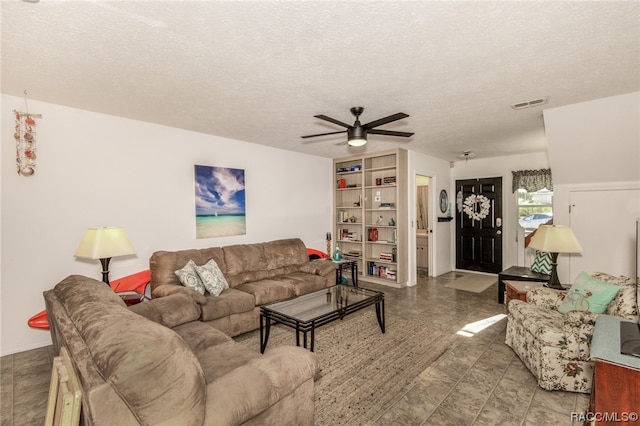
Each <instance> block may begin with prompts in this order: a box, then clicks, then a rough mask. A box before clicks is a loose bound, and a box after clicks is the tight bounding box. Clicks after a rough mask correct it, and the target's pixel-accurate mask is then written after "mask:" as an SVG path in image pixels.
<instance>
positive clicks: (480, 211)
mask: <svg viewBox="0 0 640 426" xmlns="http://www.w3.org/2000/svg"><path fill="white" fill-rule="evenodd" d="M490 208H491V201H490V200H489V199H488V198H487V197H485V196H484V195H476V194H471V195H469V196H468V197H467V198H465V199H464V207H463V211H464V212H465V213H466V214H467V216H469V218H470V219H472V220H477V221H481V220H482V219H484V218H485V217H487V216H488V215H489V209H490Z"/></svg>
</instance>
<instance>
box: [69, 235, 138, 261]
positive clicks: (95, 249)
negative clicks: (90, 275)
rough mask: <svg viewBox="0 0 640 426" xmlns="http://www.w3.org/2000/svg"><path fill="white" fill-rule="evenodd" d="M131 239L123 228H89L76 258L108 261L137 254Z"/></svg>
mask: <svg viewBox="0 0 640 426" xmlns="http://www.w3.org/2000/svg"><path fill="white" fill-rule="evenodd" d="M135 253H136V250H135V249H134V248H133V246H132V245H131V242H130V241H129V237H127V234H126V233H125V232H124V229H122V228H116V227H104V228H89V229H87V232H85V234H84V237H82V241H80V245H79V246H78V249H77V250H76V253H75V256H76V257H81V258H85V259H106V258H111V257H116V256H126V255H129V254H135Z"/></svg>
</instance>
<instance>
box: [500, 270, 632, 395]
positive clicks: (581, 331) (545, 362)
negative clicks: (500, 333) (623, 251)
mask: <svg viewBox="0 0 640 426" xmlns="http://www.w3.org/2000/svg"><path fill="white" fill-rule="evenodd" d="M588 275H589V276H591V277H593V278H596V279H598V280H600V281H604V282H606V283H610V284H615V285H617V286H619V287H620V290H619V291H618V293H617V295H616V296H615V298H614V299H613V300H612V301H611V303H610V304H609V305H608V307H607V309H606V311H605V312H604V314H606V315H615V316H619V317H623V318H628V319H633V320H636V321H637V320H638V300H639V299H640V294H639V292H640V289H639V288H638V286H637V284H636V282H635V280H633V279H631V278H627V277H622V276H620V277H616V276H612V275H608V274H604V273H601V272H588ZM565 294H566V292H563V291H558V290H553V289H550V288H546V287H542V288H535V289H533V290H531V291H529V292H528V293H527V302H523V301H521V300H512V301H511V302H510V303H509V315H508V320H507V335H506V344H507V345H508V346H510V347H511V348H512V349H513V350H514V351H515V353H516V354H517V355H518V357H520V359H521V360H522V362H523V363H524V364H525V365H526V366H527V368H528V369H529V371H531V373H533V375H534V376H536V378H537V379H538V385H539V386H540V387H541V388H543V389H547V390H563V391H571V392H582V393H590V392H591V382H592V378H593V363H592V361H591V359H590V358H591V356H590V347H591V337H592V335H593V329H594V326H595V322H596V318H597V317H598V315H599V314H595V313H592V312H589V311H577V310H573V311H569V312H567V313H566V314H564V315H563V314H562V313H560V312H559V311H558V307H560V305H561V304H562V302H563V301H564V298H565Z"/></svg>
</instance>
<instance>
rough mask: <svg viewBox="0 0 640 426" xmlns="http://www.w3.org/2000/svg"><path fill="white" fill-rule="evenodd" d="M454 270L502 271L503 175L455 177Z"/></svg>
mask: <svg viewBox="0 0 640 426" xmlns="http://www.w3.org/2000/svg"><path fill="white" fill-rule="evenodd" d="M456 202H457V204H458V205H457V209H456V269H465V270H470V271H478V272H489V273H494V274H497V273H499V272H500V271H502V178H501V177H494V178H481V179H480V178H479V179H464V180H456Z"/></svg>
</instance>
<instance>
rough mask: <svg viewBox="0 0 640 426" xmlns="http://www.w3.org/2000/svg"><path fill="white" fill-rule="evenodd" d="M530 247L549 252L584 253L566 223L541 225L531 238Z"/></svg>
mask: <svg viewBox="0 0 640 426" xmlns="http://www.w3.org/2000/svg"><path fill="white" fill-rule="evenodd" d="M529 247H531V248H534V249H536V250H540V251H546V252H549V253H582V247H581V246H580V243H578V240H577V239H576V236H575V235H574V234H573V231H572V230H571V228H569V227H568V226H564V225H541V226H540V227H538V229H537V231H536V233H535V235H534V236H533V237H532V238H531V242H530V243H529Z"/></svg>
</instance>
